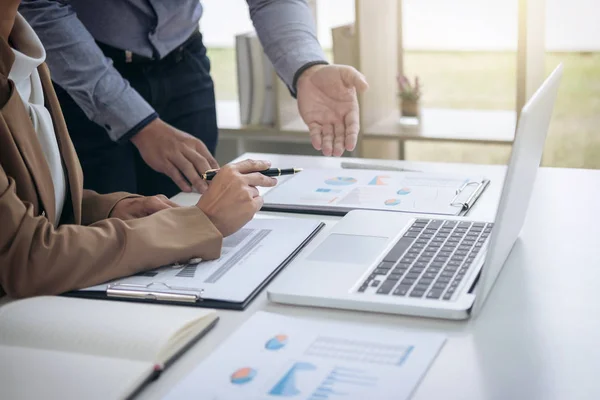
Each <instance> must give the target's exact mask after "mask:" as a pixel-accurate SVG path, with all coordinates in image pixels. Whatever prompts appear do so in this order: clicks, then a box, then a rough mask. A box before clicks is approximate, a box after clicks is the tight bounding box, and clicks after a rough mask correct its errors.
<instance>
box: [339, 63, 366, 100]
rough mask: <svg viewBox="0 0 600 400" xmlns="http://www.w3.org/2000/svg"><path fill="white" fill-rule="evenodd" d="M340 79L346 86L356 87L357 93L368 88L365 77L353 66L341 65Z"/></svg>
mask: <svg viewBox="0 0 600 400" xmlns="http://www.w3.org/2000/svg"><path fill="white" fill-rule="evenodd" d="M341 76H342V81H343V82H344V86H346V87H347V88H356V90H357V91H358V92H359V93H362V92H364V91H365V90H367V89H368V88H369V84H368V83H367V78H365V76H364V75H363V74H361V73H360V72H358V71H357V70H356V68H354V67H350V66H348V65H343V66H342V70H341Z"/></svg>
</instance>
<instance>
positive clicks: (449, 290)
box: [358, 219, 493, 300]
mask: <svg viewBox="0 0 600 400" xmlns="http://www.w3.org/2000/svg"><path fill="white" fill-rule="evenodd" d="M492 226H493V224H486V223H483V222H467V221H447V220H437V219H417V220H416V221H415V222H414V223H413V224H412V226H411V227H410V228H409V229H408V231H406V233H405V234H404V235H403V236H402V238H400V240H399V241H398V242H397V243H396V244H395V245H394V247H393V248H392V250H391V251H390V252H389V253H388V254H387V255H386V256H385V257H384V258H383V260H382V261H381V263H380V264H379V265H378V266H377V268H375V269H374V270H373V272H372V273H371V274H370V275H369V277H368V278H367V279H366V280H365V281H364V282H363V284H362V285H361V286H360V288H359V289H358V291H359V292H361V293H364V292H366V291H368V289H369V288H373V290H375V293H376V294H379V295H391V296H405V297H413V298H423V297H424V298H427V299H436V300H439V299H442V300H450V299H451V298H452V295H453V294H454V293H455V292H456V290H457V288H458V286H459V285H460V283H461V281H462V280H463V278H464V277H465V275H466V274H467V271H468V270H469V267H470V266H471V264H472V263H473V260H474V259H475V257H476V256H477V254H478V253H479V251H480V250H481V249H482V248H483V245H484V244H485V242H486V241H487V240H488V238H489V236H490V233H491V232H492ZM375 288H376V289H375ZM369 292H371V290H369Z"/></svg>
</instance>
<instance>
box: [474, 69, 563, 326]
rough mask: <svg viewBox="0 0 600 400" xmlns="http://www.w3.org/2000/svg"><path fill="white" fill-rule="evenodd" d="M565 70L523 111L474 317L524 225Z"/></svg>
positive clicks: (548, 81)
mask: <svg viewBox="0 0 600 400" xmlns="http://www.w3.org/2000/svg"><path fill="white" fill-rule="evenodd" d="M562 73H563V66H562V64H560V65H559V66H558V67H556V69H555V70H554V71H553V72H552V74H550V76H549V77H548V78H547V79H546V80H545V81H544V83H543V84H542V86H541V87H540V88H539V89H538V90H537V91H536V92H535V93H534V95H533V96H531V99H530V100H529V101H528V102H527V104H525V106H524V107H523V110H522V111H521V116H520V117H519V123H518V126H517V131H516V135H515V141H514V143H513V147H512V153H511V157H510V163H509V164H508V169H507V171H506V178H505V180H504V188H503V189H502V195H501V197H500V203H499V205H498V211H497V212H496V219H495V222H494V228H493V230H492V235H491V237H490V243H489V246H488V251H487V255H486V258H485V262H484V266H483V269H482V271H481V277H480V279H479V283H478V285H477V289H476V298H475V304H474V305H473V309H472V312H471V313H472V315H473V316H475V315H477V314H478V313H479V310H481V308H482V306H483V303H484V302H485V300H486V298H487V296H488V294H489V292H490V290H491V288H492V286H493V285H494V282H495V281H496V278H497V277H498V274H499V273H500V271H501V269H502V266H503V265H504V261H505V260H506V258H507V257H508V255H509V254H510V251H511V249H512V247H513V245H514V243H515V241H516V240H517V237H518V235H519V233H520V232H521V228H522V227H523V222H524V221H525V215H526V213H527V208H528V207H529V201H530V199H531V192H532V191H533V185H534V183H535V177H536V174H537V170H538V167H539V166H540V162H541V159H542V153H543V151H544V143H545V142H546V135H547V133H548V127H549V126H550V119H551V117H552V110H553V108H554V101H555V99H556V95H557V93H558V86H559V83H560V79H561V77H562Z"/></svg>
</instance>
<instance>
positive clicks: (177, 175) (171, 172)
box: [165, 162, 192, 193]
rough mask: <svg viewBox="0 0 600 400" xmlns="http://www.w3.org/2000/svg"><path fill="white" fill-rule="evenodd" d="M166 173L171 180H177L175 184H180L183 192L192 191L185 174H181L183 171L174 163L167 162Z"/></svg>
mask: <svg viewBox="0 0 600 400" xmlns="http://www.w3.org/2000/svg"><path fill="white" fill-rule="evenodd" d="M165 174H166V175H167V176H168V177H169V178H171V180H172V181H173V182H175V184H176V185H177V186H179V189H181V190H182V191H183V192H186V193H189V192H191V191H192V188H191V187H190V185H189V184H188V183H187V182H186V181H185V179H184V177H183V175H181V172H179V170H178V169H177V167H175V165H173V163H171V162H168V163H167V165H166V167H165Z"/></svg>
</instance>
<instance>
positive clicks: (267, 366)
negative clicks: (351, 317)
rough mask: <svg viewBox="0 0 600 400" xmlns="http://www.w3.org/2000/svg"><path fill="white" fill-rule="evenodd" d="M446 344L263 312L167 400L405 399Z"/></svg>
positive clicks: (429, 337) (423, 336) (427, 336)
mask: <svg viewBox="0 0 600 400" xmlns="http://www.w3.org/2000/svg"><path fill="white" fill-rule="evenodd" d="M444 342H445V337H444V336H443V335H438V334H432V333H425V332H403V331H400V330H398V329H383V328H375V327H367V326H362V325H358V324H349V323H330V322H319V321H315V320H310V319H304V318H291V317H286V316H282V315H278V314H272V313H266V312H258V313H256V314H254V315H253V316H252V317H251V318H250V319H249V320H248V321H247V322H246V323H245V324H244V325H242V327H241V328H239V329H238V330H237V331H236V332H234V333H233V335H231V336H230V337H229V338H228V339H227V340H226V341H225V342H224V343H223V344H221V346H219V347H218V348H217V349H216V350H215V351H214V352H213V353H212V354H211V355H210V356H208V357H207V358H206V359H205V360H204V361H202V362H201V363H200V364H199V365H198V366H197V367H196V368H195V369H194V370H193V371H192V372H191V373H190V374H189V375H188V376H187V377H185V378H183V380H182V381H181V382H180V383H179V384H178V385H177V386H176V387H175V388H174V389H173V390H172V391H171V392H170V393H168V395H167V396H166V399H168V400H183V399H204V400H259V399H260V400H269V399H270V400H277V399H289V400H338V399H339V400H364V399H377V400H402V399H407V398H409V396H410V395H411V393H412V392H413V391H414V390H415V388H416V387H417V385H418V383H419V382H420V380H421V379H422V378H423V376H424V375H425V373H426V372H427V369H428V368H429V366H430V365H431V364H432V362H433V360H434V359H435V357H436V355H437V354H438V352H439V351H440V349H441V348H442V346H443V344H444Z"/></svg>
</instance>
